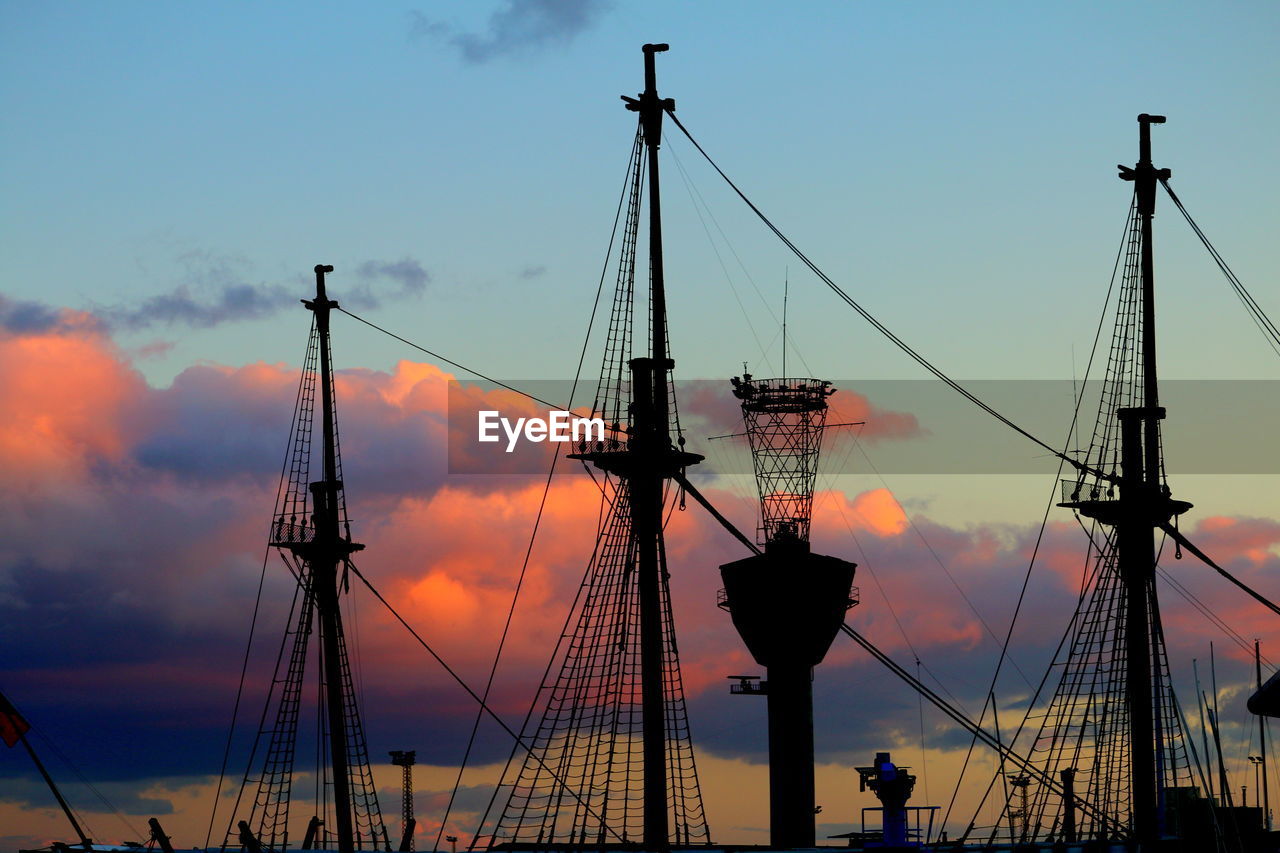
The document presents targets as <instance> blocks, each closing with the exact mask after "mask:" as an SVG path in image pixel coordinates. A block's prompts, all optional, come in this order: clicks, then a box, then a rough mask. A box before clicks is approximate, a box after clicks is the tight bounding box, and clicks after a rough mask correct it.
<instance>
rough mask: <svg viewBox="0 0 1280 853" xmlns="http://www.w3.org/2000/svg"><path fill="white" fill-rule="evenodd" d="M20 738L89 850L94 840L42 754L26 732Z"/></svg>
mask: <svg viewBox="0 0 1280 853" xmlns="http://www.w3.org/2000/svg"><path fill="white" fill-rule="evenodd" d="M18 739H19V740H21V741H22V745H23V746H24V747H25V748H26V750H27V755H30V756H31V760H32V761H33V762H34V763H35V765H36V769H37V770H39V771H40V775H41V777H43V778H44V781H45V784H46V785H48V786H49V790H50V791H52V792H53V796H54V799H56V800H57V801H58V805H60V806H62V813H63V814H65V815H66V816H67V820H68V821H70V822H71V828H72V829H74V830H75V831H76V835H77V836H79V838H80V843H81V844H82V845H84V849H85V850H88V849H89V848H90V847H91V846H92V845H93V842H92V841H90V840H89V836H87V835H85V834H84V830H83V829H81V828H80V822H79V821H77V820H76V816H75V815H74V814H72V813H71V806H69V805H67V801H66V800H65V799H63V797H62V792H61V791H59V790H58V786H57V785H55V784H54V783H53V777H52V776H50V775H49V771H48V770H46V769H45V768H44V762H43V761H41V760H40V756H38V755H36V751H35V750H34V749H32V748H31V744H30V743H29V742H28V741H27V736H26V734H25V732H19V733H18Z"/></svg>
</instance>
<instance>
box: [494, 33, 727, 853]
mask: <svg viewBox="0 0 1280 853" xmlns="http://www.w3.org/2000/svg"><path fill="white" fill-rule="evenodd" d="M667 49H668V48H667V45H665V44H646V45H644V48H643V51H644V90H643V91H641V92H640V93H639V94H638V95H637V96H636V97H634V98H632V97H627V96H625V95H624V96H623V98H622V99H623V101H625V102H626V105H627V109H628V110H631V111H632V112H635V113H637V114H638V122H637V124H638V130H637V134H636V137H635V139H634V141H633V147H632V159H631V164H630V170H629V173H628V178H629V180H628V188H629V202H628V204H627V218H626V224H625V225H624V226H623V241H622V242H623V248H622V250H621V252H620V253H619V265H618V289H617V291H616V293H615V299H614V306H613V315H612V317H611V319H610V327H609V336H608V339H607V340H606V343H605V361H604V365H603V367H602V370H601V384H600V386H599V388H598V391H597V398H596V406H595V407H594V410H595V411H597V412H599V413H601V414H603V415H605V417H607V419H608V422H609V423H611V424H612V426H611V427H609V430H610V434H609V437H608V439H607V440H596V441H591V440H584V441H581V442H579V443H577V444H576V446H575V448H574V450H575V452H573V453H570V454H569V458H571V459H580V460H583V461H585V462H589V463H591V464H593V465H595V466H596V467H598V468H600V469H602V470H604V471H606V472H608V473H609V474H610V475H612V476H613V477H616V478H617V479H616V481H615V482H614V486H615V489H614V493H613V497H612V498H611V499H610V500H609V504H610V505H609V508H608V512H607V521H606V522H605V523H604V525H603V526H602V528H601V530H602V532H601V541H600V543H599V546H598V550H597V555H596V556H595V557H593V564H592V572H591V577H590V579H589V581H587V582H584V583H585V586H584V592H583V595H582V598H581V603H580V605H575V608H576V612H577V615H578V618H577V620H576V622H575V627H574V628H573V631H572V632H571V633H569V634H566V636H565V640H566V643H565V646H564V651H563V652H560V651H558V652H557V654H558V655H561V656H560V663H561V665H560V668H559V675H558V676H557V677H556V680H555V681H554V682H549V681H546V680H544V683H543V686H544V687H545V688H546V690H545V691H544V695H545V696H546V699H545V704H544V706H543V715H542V722H541V723H539V726H538V728H537V729H536V732H537V734H536V735H535V738H534V747H533V748H532V749H531V750H530V753H529V760H526V761H525V762H524V764H523V766H522V767H521V768H520V770H519V771H518V772H517V773H516V774H513V775H512V776H511V777H507V776H506V775H505V773H504V779H503V784H504V786H505V785H507V784H509V785H510V791H511V793H510V795H509V797H508V800H507V805H506V806H505V807H504V809H503V813H502V816H501V817H500V818H499V820H498V822H497V823H496V825H495V827H494V838H495V839H499V838H501V839H504V840H505V839H510V840H512V841H514V842H518V843H526V842H528V843H533V844H539V845H541V844H547V843H550V842H551V841H552V840H555V841H559V840H560V839H562V838H564V837H566V836H567V837H568V840H569V841H571V842H573V843H586V842H587V841H589V840H590V841H594V842H595V843H600V844H603V843H606V842H607V841H611V840H613V839H616V840H618V841H621V842H624V843H635V842H640V843H641V844H642V845H643V847H644V849H646V850H651V851H660V850H666V849H669V848H670V847H671V844H672V842H673V841H675V842H676V843H689V842H690V841H691V837H693V836H696V837H698V838H701V839H705V838H706V836H707V834H708V830H707V827H706V817H705V812H704V810H703V808H702V798H701V793H700V792H699V790H698V784H697V770H696V767H695V763H694V760H693V747H692V740H691V736H690V733H689V727H688V720H687V712H686V709H685V703H684V691H683V687H682V685H681V681H680V678H679V666H680V661H679V654H678V650H677V647H676V642H675V622H674V617H673V614H672V612H671V607H670V603H671V590H670V584H669V582H668V574H667V558H666V551H665V547H664V542H663V532H662V526H663V517H664V513H663V508H664V504H665V498H666V495H667V493H668V491H669V490H668V486H669V482H670V481H671V480H672V479H673V478H674V477H675V476H677V475H678V474H679V473H680V472H681V471H683V470H684V469H685V468H687V467H688V466H690V465H694V464H696V463H698V462H699V461H701V460H702V457H701V456H699V455H697V454H694V453H687V452H685V451H684V449H683V447H682V445H683V444H684V440H683V439H679V440H673V439H675V438H676V436H674V435H673V433H675V432H678V426H677V425H674V424H673V421H674V418H673V410H674V404H673V400H674V395H673V389H672V386H671V371H672V369H673V368H674V366H675V362H674V361H672V359H671V356H670V353H669V351H668V343H667V308H666V277H665V270H664V264H663V252H662V196H661V182H660V170H659V162H658V150H659V148H660V146H661V142H662V120H663V114H664V113H668V112H672V111H673V110H674V109H675V102H674V101H673V100H671V99H670V98H662V97H660V96H659V95H658V84H657V73H656V69H655V59H656V55H657V54H659V53H662V52H664V51H666V50H667ZM644 171H647V173H648V181H647V190H648V193H647V194H648V220H649V229H648V237H649V285H650V289H649V312H648V318H647V319H648V321H649V328H648V332H649V337H648V338H640V339H639V340H637V341H636V342H635V343H636V345H635V349H634V351H635V352H637V353H639V354H640V355H639V357H636V358H632V357H631V354H632V352H633V349H632V334H631V333H632V328H633V323H634V320H635V319H636V315H638V314H639V313H640V312H639V311H638V310H636V309H635V299H634V289H633V288H634V283H635V278H636V271H637V267H638V266H639V264H637V245H638V243H637V234H638V233H639V231H641V230H642V228H641V221H642V220H643V219H644V214H645V211H644V196H645V192H644V190H645V189H646V187H645V181H644V180H642V178H641V173H642V172H644ZM624 362H625V363H624ZM624 422H625V426H624V425H623V424H624ZM548 672H549V671H548ZM597 697H599V699H598V700H597ZM584 702H586V703H587V706H584V705H583V703H584ZM588 706H589V707H588ZM624 741H625V742H626V743H629V744H638V747H639V748H638V749H637V748H634V747H633V746H625V745H620V744H622V742H624ZM544 759H550V760H551V761H554V762H555V766H557V767H560V768H566V769H565V770H564V771H563V772H561V773H553V772H551V770H550V769H549V767H547V766H544V765H545V764H546V763H547V762H546V761H545V760H544ZM508 778H510V780H511V781H510V782H509V783H508V782H507V779H508ZM579 797H581V798H582V799H579ZM588 799H589V801H590V802H587V800H588ZM571 800H573V801H576V802H577V806H575V807H574V808H573V809H572V812H571V813H570V810H569V809H568V804H569V802H570V801H571Z"/></svg>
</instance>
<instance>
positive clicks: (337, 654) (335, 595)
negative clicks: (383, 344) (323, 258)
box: [228, 265, 388, 853]
mask: <svg viewBox="0 0 1280 853" xmlns="http://www.w3.org/2000/svg"><path fill="white" fill-rule="evenodd" d="M330 272H333V267H331V266H324V265H319V266H316V268H315V274H316V295H315V298H314V299H310V300H303V304H304V305H305V306H306V307H307V309H308V310H310V311H311V312H312V315H313V322H312V326H311V335H310V340H309V342H308V345H307V355H306V360H305V362H304V365H303V371H302V379H301V382H300V385H299V389H298V398H297V403H296V408H295V417H294V424H293V432H292V435H291V438H290V443H289V445H290V448H291V452H290V460H289V465H288V467H287V469H286V473H285V477H284V482H283V483H282V485H281V489H280V497H279V499H278V503H277V506H276V512H275V520H274V521H273V523H272V525H271V539H270V543H271V545H272V546H274V547H275V548H277V549H278V550H279V551H280V552H281V553H282V555H283V556H284V557H285V558H286V562H287V563H288V564H289V566H290V570H291V571H292V572H293V574H294V577H295V578H296V579H297V581H298V588H297V594H296V595H295V598H294V606H293V611H292V613H291V615H290V624H291V625H292V630H291V632H290V634H291V636H287V637H286V638H285V640H286V642H285V644H284V646H283V647H282V654H281V656H280V659H279V662H278V663H277V672H276V675H275V678H274V679H273V685H274V686H275V690H274V691H273V695H272V696H271V697H270V698H269V700H268V702H269V703H270V702H274V703H275V709H276V713H275V715H274V723H273V724H272V725H271V727H270V728H269V729H263V730H261V731H260V732H259V734H258V744H259V745H261V744H262V743H263V741H265V742H266V750H265V757H264V759H263V761H262V764H261V766H260V770H259V772H258V774H257V776H256V778H254V777H252V776H251V775H249V774H246V788H248V787H251V786H253V787H256V794H255V795H254V799H253V800H252V805H251V810H250V815H249V817H248V819H246V820H241V821H238V822H237V824H236V826H237V832H236V834H235V837H236V839H237V841H238V842H239V843H240V845H241V846H243V847H244V848H245V849H246V850H250V851H255V850H258V849H262V850H283V849H285V848H286V847H287V846H288V843H289V826H288V824H289V807H290V801H291V795H292V783H293V775H294V766H295V756H296V752H297V742H298V720H299V715H300V705H301V699H302V692H303V684H304V676H305V674H306V670H307V659H308V647H309V640H310V637H311V635H312V633H313V632H314V631H318V632H319V634H320V649H319V669H320V678H319V688H320V694H321V702H320V708H319V727H320V730H321V731H320V735H321V737H320V743H321V745H322V747H323V748H322V749H320V750H319V753H318V754H317V756H316V764H317V767H316V774H317V776H318V777H319V780H320V782H319V784H318V785H317V801H318V802H317V804H316V814H315V816H314V817H313V818H312V819H311V820H310V822H309V823H308V826H307V831H306V837H305V838H304V840H303V845H302V846H303V849H318V848H331V849H336V850H338V851H340V853H353V851H356V850H373V849H380V848H383V847H386V846H388V845H387V835H386V828H385V827H384V826H383V823H382V812H381V809H380V807H379V805H378V797H377V792H376V790H375V789H374V784H373V774H372V771H371V769H370V766H369V752H368V747H367V745H366V743H365V737H364V728H363V724H362V722H361V719H360V710H359V707H358V705H357V702H356V692H355V689H354V687H353V684H352V677H351V664H350V659H349V657H348V654H347V641H346V637H345V634H344V632H343V626H342V613H341V610H340V601H341V595H342V594H343V593H344V592H345V591H346V589H347V572H348V571H349V569H350V561H351V555H352V554H354V553H356V552H357V551H360V550H362V549H363V548H364V546H363V545H360V544H358V543H356V542H353V541H352V539H351V525H350V522H349V520H348V518H347V507H346V498H345V495H344V491H343V482H342V456H341V452H340V450H339V447H338V421H337V403H336V400H335V396H334V382H333V364H332V358H331V353H330V339H329V314H330V312H331V311H332V310H333V309H335V308H337V307H338V303H337V302H335V301H333V300H331V299H329V297H328V295H327V294H326V292H325V274H326V273H330ZM317 396H318V398H319V400H318V402H319V410H318V411H317V406H316V403H317ZM317 418H318V420H319V431H318V432H319V435H318V436H317V435H316V432H317V430H316V426H317V424H316V420H317ZM316 438H318V439H319V448H315V446H314V445H315V439H316ZM314 449H318V450H319V451H320V465H321V472H320V479H319V480H316V481H312V480H311V476H310V472H311V461H312V452H313V450H314ZM290 639H291V640H292V642H290ZM286 650H287V651H286ZM282 667H283V668H284V672H280V671H279V669H280V668H282ZM266 719H268V717H267V716H266V715H264V720H266ZM256 752H257V749H256V748H255V753H256ZM243 793H244V792H243V791H242V795H243ZM238 802H239V801H238ZM233 819H234V816H233ZM228 835H229V836H230V835H231V833H230V832H228Z"/></svg>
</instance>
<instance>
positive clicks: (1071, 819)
mask: <svg viewBox="0 0 1280 853" xmlns="http://www.w3.org/2000/svg"><path fill="white" fill-rule="evenodd" d="M1060 775H1061V777H1062V840H1063V841H1065V842H1066V843H1068V844H1074V843H1075V842H1076V769H1075V768H1074V767H1064V768H1062V770H1061V772H1060Z"/></svg>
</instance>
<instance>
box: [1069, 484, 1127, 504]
mask: <svg viewBox="0 0 1280 853" xmlns="http://www.w3.org/2000/svg"><path fill="white" fill-rule="evenodd" d="M1117 499H1118V498H1117V496H1116V494H1115V487H1114V486H1112V485H1110V484H1109V483H1101V482H1098V481H1097V480H1093V481H1086V480H1063V481H1062V502H1063V503H1064V504H1073V503H1080V502H1081V501H1114V500H1117Z"/></svg>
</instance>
